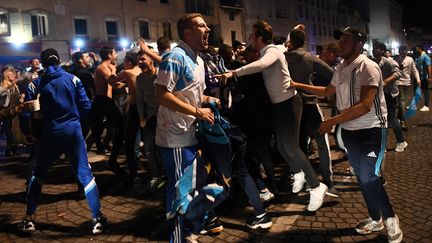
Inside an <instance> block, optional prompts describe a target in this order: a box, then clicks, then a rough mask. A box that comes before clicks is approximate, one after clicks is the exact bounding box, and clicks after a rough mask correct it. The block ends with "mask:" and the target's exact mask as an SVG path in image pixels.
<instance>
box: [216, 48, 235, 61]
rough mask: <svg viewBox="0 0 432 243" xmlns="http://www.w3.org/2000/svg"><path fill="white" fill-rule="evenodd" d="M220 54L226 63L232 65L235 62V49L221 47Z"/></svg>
mask: <svg viewBox="0 0 432 243" xmlns="http://www.w3.org/2000/svg"><path fill="white" fill-rule="evenodd" d="M218 54H219V55H220V56H221V57H222V59H223V60H224V62H225V63H230V62H232V60H233V55H234V51H233V48H232V47H231V46H229V45H227V44H222V45H220V46H219V50H218Z"/></svg>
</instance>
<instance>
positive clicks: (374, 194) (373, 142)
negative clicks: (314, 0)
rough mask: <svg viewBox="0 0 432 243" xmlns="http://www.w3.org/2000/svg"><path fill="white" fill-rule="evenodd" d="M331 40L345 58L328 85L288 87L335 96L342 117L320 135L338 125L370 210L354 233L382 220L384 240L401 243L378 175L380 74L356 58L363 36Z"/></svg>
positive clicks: (378, 226) (382, 127) (382, 140)
mask: <svg viewBox="0 0 432 243" xmlns="http://www.w3.org/2000/svg"><path fill="white" fill-rule="evenodd" d="M333 36H334V37H335V38H336V39H338V40H339V47H340V53H339V54H340V56H341V57H342V58H343V59H344V60H343V62H342V63H341V64H339V65H338V66H337V70H336V72H335V73H334V76H333V79H332V81H331V83H330V84H329V85H328V86H327V87H320V86H311V85H306V84H301V83H294V82H293V83H292V85H293V86H294V87H296V88H297V89H303V90H305V91H308V92H311V93H314V94H316V95H320V96H321V95H322V96H329V95H332V94H334V93H336V105H337V108H338V109H339V110H340V112H341V113H340V114H339V115H337V116H334V117H332V118H330V119H328V120H326V121H324V122H322V123H321V126H320V128H319V132H320V133H326V132H329V131H330V130H331V128H332V127H333V126H334V125H336V124H341V126H342V139H343V141H344V144H345V147H346V149H347V156H348V159H349V161H350V163H351V165H352V167H353V168H354V170H355V174H356V176H357V180H358V182H359V184H360V188H361V190H362V193H363V198H364V199H365V201H366V206H367V209H368V212H369V218H368V219H366V220H364V221H361V222H360V223H359V224H358V225H357V226H356V228H355V229H356V231H357V232H358V233H360V234H370V233H373V232H376V231H380V230H382V229H383V228H384V224H383V221H384V223H385V225H386V226H387V232H388V234H387V238H388V241H389V242H401V241H402V238H403V234H402V231H401V229H400V227H399V219H398V217H397V216H396V215H395V213H394V212H393V208H392V205H391V204H390V200H389V197H388V195H387V192H386V191H385V189H384V187H383V185H382V184H381V183H380V180H379V177H378V175H379V170H380V167H381V163H382V161H383V158H384V151H385V145H386V127H387V121H386V119H387V118H386V117H387V110H386V104H385V99H384V92H383V79H382V75H381V70H380V67H379V66H378V64H376V63H375V62H373V61H372V60H370V59H369V58H367V57H366V56H365V55H363V54H361V52H362V50H363V44H364V43H365V42H366V41H367V37H366V34H365V33H363V32H360V31H358V30H356V29H354V28H351V27H348V28H346V29H344V30H343V31H340V30H338V31H335V33H334V34H333ZM382 218H384V220H383V219H382Z"/></svg>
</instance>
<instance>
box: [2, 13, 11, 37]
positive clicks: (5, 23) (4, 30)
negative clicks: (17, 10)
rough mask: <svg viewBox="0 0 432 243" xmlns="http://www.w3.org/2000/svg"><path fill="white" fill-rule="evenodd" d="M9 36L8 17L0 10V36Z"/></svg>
mask: <svg viewBox="0 0 432 243" xmlns="http://www.w3.org/2000/svg"><path fill="white" fill-rule="evenodd" d="M8 35H10V31H9V16H8V13H7V12H1V10H0V36H8Z"/></svg>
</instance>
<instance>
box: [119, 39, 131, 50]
mask: <svg viewBox="0 0 432 243" xmlns="http://www.w3.org/2000/svg"><path fill="white" fill-rule="evenodd" d="M120 46H121V48H122V49H123V50H125V49H126V48H127V47H129V40H128V39H126V38H122V39H120Z"/></svg>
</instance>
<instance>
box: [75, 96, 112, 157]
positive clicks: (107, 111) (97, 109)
mask: <svg viewBox="0 0 432 243" xmlns="http://www.w3.org/2000/svg"><path fill="white" fill-rule="evenodd" d="M116 109H117V108H116V107H115V105H114V102H113V101H112V100H111V98H108V97H107V96H102V95H98V96H96V97H95V99H94V101H93V107H92V110H91V112H90V117H89V124H90V129H91V135H90V137H89V138H88V139H87V141H86V143H87V149H90V148H91V146H92V145H93V143H96V147H97V149H98V150H102V149H104V145H103V144H102V141H101V135H102V133H103V130H104V128H105V126H108V127H109V126H112V119H113V111H114V110H116ZM83 132H85V131H84V130H83Z"/></svg>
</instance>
